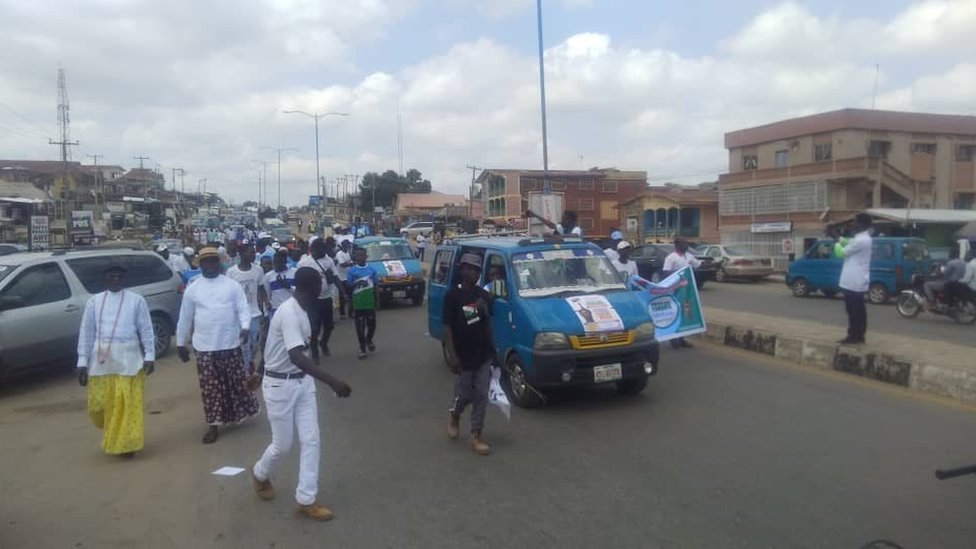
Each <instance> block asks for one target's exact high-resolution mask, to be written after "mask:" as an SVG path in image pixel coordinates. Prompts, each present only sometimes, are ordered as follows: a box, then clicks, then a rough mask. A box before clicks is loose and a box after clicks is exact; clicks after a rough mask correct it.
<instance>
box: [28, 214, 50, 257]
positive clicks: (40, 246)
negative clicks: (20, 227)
mask: <svg viewBox="0 0 976 549" xmlns="http://www.w3.org/2000/svg"><path fill="white" fill-rule="evenodd" d="M50 247H51V230H50V225H49V224H48V218H47V216H46V215H32V216H31V218H30V249H31V251H39V250H47V249H49V248H50Z"/></svg>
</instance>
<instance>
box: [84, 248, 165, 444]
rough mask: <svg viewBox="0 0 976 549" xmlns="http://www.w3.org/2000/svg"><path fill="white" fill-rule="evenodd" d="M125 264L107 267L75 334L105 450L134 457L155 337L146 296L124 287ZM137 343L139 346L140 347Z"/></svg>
mask: <svg viewBox="0 0 976 549" xmlns="http://www.w3.org/2000/svg"><path fill="white" fill-rule="evenodd" d="M124 277H125V269H124V268H123V267H121V266H111V267H109V268H108V269H106V270H105V291H104V292H100V293H97V294H95V295H93V296H91V297H90V298H89V299H88V303H86V304H85V312H84V314H83V316H82V317H81V332H80V333H79V334H78V383H79V384H81V386H82V387H86V386H87V387H88V416H89V417H90V418H91V420H92V423H94V424H95V427H98V428H99V429H102V450H104V451H105V453H106V454H114V455H121V456H124V457H132V456H133V454H134V453H135V452H137V451H139V450H142V446H143V409H142V403H143V392H144V387H145V382H146V376H147V375H150V374H152V373H153V361H155V360H156V347H155V341H156V338H155V336H154V334H153V327H152V319H151V318H150V317H149V306H148V305H146V300H145V299H143V297H142V296H141V295H139V294H137V293H135V292H127V291H125V289H124V284H123V279H124ZM140 347H141V348H140Z"/></svg>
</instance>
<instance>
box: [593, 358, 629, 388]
mask: <svg viewBox="0 0 976 549" xmlns="http://www.w3.org/2000/svg"><path fill="white" fill-rule="evenodd" d="M622 377H624V374H623V368H622V367H621V365H620V363H619V362H618V363H616V364H604V365H603V366H595V367H594V368H593V382H594V383H606V382H608V381H616V380H618V379H620V378H622Z"/></svg>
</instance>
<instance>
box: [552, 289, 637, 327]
mask: <svg viewBox="0 0 976 549" xmlns="http://www.w3.org/2000/svg"><path fill="white" fill-rule="evenodd" d="M566 303H568V304H569V307H570V308H571V309H572V310H573V312H574V313H576V317H577V318H578V319H579V321H580V324H582V325H583V331H584V332H586V333H588V334H589V333H599V332H619V331H622V330H623V329H624V321H623V320H621V319H620V315H619V314H617V310H616V309H614V308H613V305H612V304H611V303H610V302H609V301H607V298H606V297H605V296H602V295H579V296H573V297H567V298H566Z"/></svg>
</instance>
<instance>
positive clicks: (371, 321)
mask: <svg viewBox="0 0 976 549" xmlns="http://www.w3.org/2000/svg"><path fill="white" fill-rule="evenodd" d="M353 316H354V318H355V320H356V337H357V338H358V339H359V350H360V351H363V352H365V351H366V346H367V345H369V344H372V343H373V336H374V335H376V311H375V310H373V309H369V310H363V311H355V312H354V314H353Z"/></svg>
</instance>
